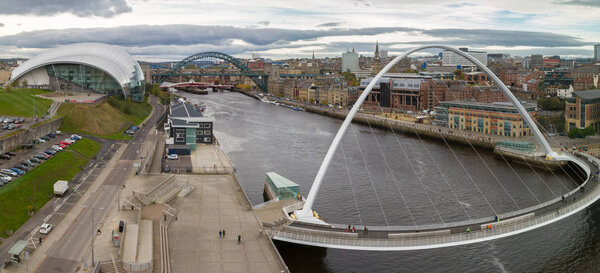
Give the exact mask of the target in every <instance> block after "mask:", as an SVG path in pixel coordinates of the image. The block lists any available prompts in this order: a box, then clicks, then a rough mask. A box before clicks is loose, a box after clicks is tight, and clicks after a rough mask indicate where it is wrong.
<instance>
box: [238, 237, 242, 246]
mask: <svg viewBox="0 0 600 273" xmlns="http://www.w3.org/2000/svg"><path fill="white" fill-rule="evenodd" d="M241 241H242V235H239V234H238V245H239V244H240V242H241Z"/></svg>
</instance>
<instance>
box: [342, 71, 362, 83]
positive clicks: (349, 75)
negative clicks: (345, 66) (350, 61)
mask: <svg viewBox="0 0 600 273" xmlns="http://www.w3.org/2000/svg"><path fill="white" fill-rule="evenodd" d="M342 76H344V79H345V80H346V82H348V85H350V86H358V85H359V84H360V82H359V81H358V79H357V78H356V76H355V75H354V74H353V73H352V72H347V71H346V72H342Z"/></svg>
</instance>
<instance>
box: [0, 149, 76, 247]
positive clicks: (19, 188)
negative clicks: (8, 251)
mask: <svg viewBox="0 0 600 273" xmlns="http://www.w3.org/2000/svg"><path fill="white" fill-rule="evenodd" d="M87 162H88V159H86V158H85V157H83V156H81V155H79V154H77V153H74V152H67V151H63V152H60V153H58V154H56V155H55V156H53V157H52V158H50V159H48V160H47V161H46V162H44V163H43V164H41V165H39V166H38V167H36V168H34V169H33V170H31V171H29V172H28V173H26V174H24V175H23V176H21V177H19V178H17V179H16V180H13V181H12V182H11V183H9V184H8V185H6V186H4V187H2V188H0V207H1V208H2V209H1V210H0V236H1V237H7V236H8V234H6V231H7V230H12V231H16V230H17V229H19V227H20V226H21V225H23V223H25V222H26V221H27V220H28V219H29V217H30V216H29V215H28V214H27V212H28V211H29V209H30V208H31V206H32V204H33V196H34V193H35V208H36V209H39V208H41V207H43V206H44V205H45V204H46V202H48V200H50V199H51V198H52V196H53V194H54V188H53V186H54V183H55V182H56V181H57V180H67V181H69V180H71V179H72V178H73V177H74V176H75V175H76V174H77V173H79V171H81V168H82V167H83V166H84V165H85V164H86V163H87ZM34 183H35V191H34V188H33V184H34Z"/></svg>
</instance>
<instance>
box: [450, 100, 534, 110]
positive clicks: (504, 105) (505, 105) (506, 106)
mask: <svg viewBox="0 0 600 273" xmlns="http://www.w3.org/2000/svg"><path fill="white" fill-rule="evenodd" d="M441 104H442V105H448V106H470V107H479V108H481V109H484V110H485V109H503V110H514V111H516V110H517V109H516V107H515V106H514V105H513V104H512V103H511V102H492V103H487V102H478V101H442V102H441ZM521 105H523V107H525V109H528V110H529V111H531V110H530V109H532V108H533V109H532V110H535V108H536V107H537V104H535V103H530V102H521Z"/></svg>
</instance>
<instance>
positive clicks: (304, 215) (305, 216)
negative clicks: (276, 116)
mask: <svg viewBox="0 0 600 273" xmlns="http://www.w3.org/2000/svg"><path fill="white" fill-rule="evenodd" d="M428 48H440V49H445V50H449V51H452V52H454V53H456V54H458V55H461V56H463V57H465V58H466V59H468V60H469V61H471V62H473V64H475V65H476V66H477V67H478V68H479V69H481V70H482V71H483V72H485V74H487V75H488V77H489V78H490V79H492V81H494V83H495V84H496V85H497V86H498V87H499V88H500V90H501V91H502V92H503V93H504V95H506V97H507V98H508V99H509V100H510V101H511V102H512V104H513V105H514V106H515V107H516V108H517V111H518V112H519V114H521V116H522V117H523V119H524V120H525V122H526V123H527V125H529V128H530V129H531V131H532V132H533V134H534V135H535V137H536V139H537V141H538V143H539V144H540V145H541V146H542V147H543V149H544V150H545V152H546V155H547V156H549V157H556V153H555V152H553V151H552V149H551V148H550V145H549V144H548V142H547V141H546V139H545V138H544V137H543V135H542V133H541V132H540V130H539V129H538V127H537V126H536V125H535V123H534V122H533V119H532V118H531V116H529V113H527V111H526V110H525V108H524V107H523V105H521V103H520V102H519V101H518V100H517V98H516V97H515V96H514V95H513V94H512V93H511V92H510V90H508V88H507V87H506V85H504V83H502V81H500V79H499V78H498V77H497V76H496V75H494V73H493V72H492V71H491V70H489V69H488V68H487V67H486V66H485V65H483V64H482V63H481V62H480V61H479V60H477V59H475V58H474V57H472V56H471V55H469V54H468V53H466V52H464V51H461V50H458V49H456V48H453V47H449V46H444V45H425V46H420V47H415V48H413V49H410V50H408V51H406V52H404V54H402V55H400V56H398V57H396V58H394V59H393V60H392V61H391V62H390V63H388V64H387V65H386V66H385V67H384V68H383V69H382V70H381V71H380V72H379V73H377V75H376V76H375V78H373V80H371V82H370V83H369V85H368V86H367V88H366V89H365V91H363V92H362V94H361V95H360V97H359V98H358V100H357V101H356V102H355V103H354V106H352V109H350V112H349V113H348V116H346V119H345V120H344V122H343V123H342V126H341V127H340V130H339V131H338V132H337V134H336V135H335V138H334V139H333V142H332V143H331V146H330V147H329V150H328V151H327V154H326V155H325V159H323V163H321V167H320V168H319V171H318V172H317V176H316V177H315V180H314V182H313V184H312V186H311V188H310V191H309V193H308V196H307V198H306V201H305V203H304V206H303V207H302V209H301V210H298V211H296V212H295V214H296V218H297V219H298V220H299V221H306V222H313V223H314V222H317V223H318V222H322V221H320V220H318V219H315V218H314V217H313V213H312V206H313V204H314V202H315V199H316V198H317V193H318V192H319V188H320V187H321V184H322V183H323V178H325V173H327V169H328V168H329V164H330V163H331V160H332V159H333V156H334V155H335V152H336V151H337V148H338V146H339V144H340V142H341V140H342V137H343V136H344V134H345V133H346V130H347V129H348V127H349V126H350V123H351V122H352V119H354V116H355V115H356V113H357V112H358V109H360V107H361V105H362V103H363V102H364V100H365V99H366V97H367V96H368V95H369V93H371V90H372V89H373V87H374V86H375V84H376V83H377V82H378V81H379V79H380V78H381V77H382V76H383V74H385V73H387V72H388V71H389V70H390V69H391V68H392V67H393V66H394V65H395V64H396V63H398V62H399V61H400V60H402V59H403V58H404V57H406V56H408V55H410V54H411V53H413V52H416V51H419V50H423V49H428Z"/></svg>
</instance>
